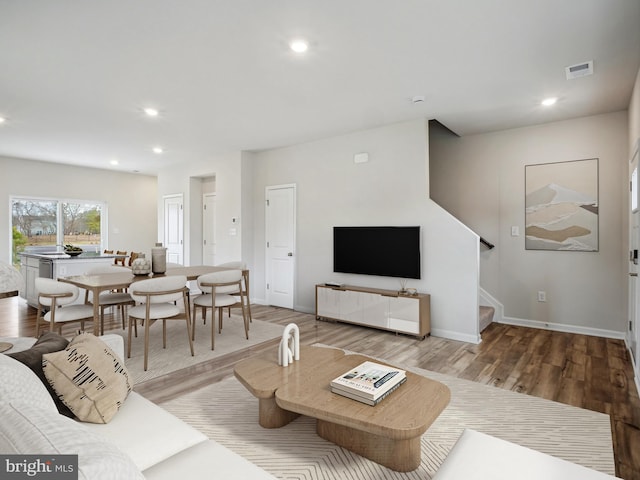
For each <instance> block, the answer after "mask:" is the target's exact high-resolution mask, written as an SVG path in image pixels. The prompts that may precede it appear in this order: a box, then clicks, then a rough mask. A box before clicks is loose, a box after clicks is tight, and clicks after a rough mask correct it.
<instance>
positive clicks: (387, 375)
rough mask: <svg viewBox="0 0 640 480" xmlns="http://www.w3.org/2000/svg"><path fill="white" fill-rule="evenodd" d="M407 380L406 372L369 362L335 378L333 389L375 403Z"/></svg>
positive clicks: (332, 383) (332, 382) (332, 384)
mask: <svg viewBox="0 0 640 480" xmlns="http://www.w3.org/2000/svg"><path fill="white" fill-rule="evenodd" d="M406 378H407V375H406V372H405V371H404V370H401V369H399V368H395V367H389V366H387V365H381V364H379V363H375V362H368V361H367V362H363V363H361V364H360V365H358V366H357V367H355V368H353V369H351V370H349V371H348V372H345V373H343V374H342V375H340V376H339V377H337V378H334V379H333V380H332V381H331V389H332V391H333V390H339V391H342V392H347V393H351V394H352V395H357V396H358V398H364V399H368V400H371V401H375V400H377V399H378V398H380V397H381V396H382V395H384V394H385V393H387V392H388V391H389V390H391V389H392V388H394V387H395V386H397V385H399V384H400V383H401V382H402V381H403V380H405V379H406ZM335 393H340V392H335Z"/></svg>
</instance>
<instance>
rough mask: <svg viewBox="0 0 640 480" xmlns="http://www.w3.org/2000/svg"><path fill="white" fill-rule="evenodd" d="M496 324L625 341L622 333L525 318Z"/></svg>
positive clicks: (511, 318)
mask: <svg viewBox="0 0 640 480" xmlns="http://www.w3.org/2000/svg"><path fill="white" fill-rule="evenodd" d="M497 323H505V324H507V325H516V326H519V327H531V328H539V329H541V330H552V331H554V332H565V333H578V334H581V335H591V336H593V337H603V338H615V339H617V340H625V337H626V335H625V333H624V332H616V331H615V330H604V329H601V328H592V327H582V326H579V325H567V324H564V323H547V322H541V321H539V320H529V319H526V318H516V317H502V320H501V321H499V322H497Z"/></svg>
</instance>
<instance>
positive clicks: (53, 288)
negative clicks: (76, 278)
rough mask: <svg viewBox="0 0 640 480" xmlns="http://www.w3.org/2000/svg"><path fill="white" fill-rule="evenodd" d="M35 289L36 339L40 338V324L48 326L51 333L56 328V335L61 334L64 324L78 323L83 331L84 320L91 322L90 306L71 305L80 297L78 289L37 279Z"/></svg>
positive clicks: (61, 283) (49, 280)
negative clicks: (36, 296) (36, 295)
mask: <svg viewBox="0 0 640 480" xmlns="http://www.w3.org/2000/svg"><path fill="white" fill-rule="evenodd" d="M35 287H36V292H37V293H38V313H37V315H36V337H39V336H40V324H41V323H46V324H48V325H49V331H51V332H52V331H53V329H54V327H55V326H57V327H58V333H60V334H62V324H64V323H68V322H78V321H79V322H80V329H81V330H84V322H85V320H93V307H92V306H91V305H87V304H75V305H74V304H73V303H74V302H75V301H76V299H77V298H78V296H79V295H80V289H79V288H78V287H76V286H75V285H71V284H68V283H63V282H59V281H57V280H54V279H52V278H44V277H38V278H36V279H35ZM46 310H48V311H46ZM45 311H46V313H45ZM43 314H44V315H43Z"/></svg>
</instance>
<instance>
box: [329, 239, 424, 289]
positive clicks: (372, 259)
mask: <svg viewBox="0 0 640 480" xmlns="http://www.w3.org/2000/svg"><path fill="white" fill-rule="evenodd" d="M333 271H334V272H338V273H358V274H362V275H380V276H384V277H400V278H420V227H333Z"/></svg>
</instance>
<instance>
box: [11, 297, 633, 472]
mask: <svg viewBox="0 0 640 480" xmlns="http://www.w3.org/2000/svg"><path fill="white" fill-rule="evenodd" d="M35 313H36V311H35V309H33V308H30V307H28V306H27V305H26V303H25V301H24V300H22V299H20V298H17V297H13V298H8V299H2V300H0V336H33V335H34V333H35ZM252 313H253V318H254V319H259V320H264V321H268V322H273V323H276V324H279V325H283V326H284V325H287V324H288V323H291V322H295V323H296V324H297V325H298V326H299V328H300V333H301V335H300V340H301V343H302V344H303V345H310V344H313V343H324V344H327V345H333V346H336V347H340V348H345V349H348V350H353V351H357V352H359V353H362V354H366V355H371V356H376V357H380V358H384V359H386V360H389V361H393V362H396V363H399V364H404V365H407V366H415V367H419V368H424V369H427V370H433V371H437V372H440V373H444V374H448V375H452V376H455V377H459V378H464V379H467V380H472V381H475V382H480V383H484V384H490V385H493V386H495V387H498V388H504V389H508V390H513V391H516V392H520V393H523V394H528V395H534V396H537V397H541V398H545V399H548V400H554V401H557V402H562V403H565V404H568V405H573V406H576V407H581V408H587V409H590V410H594V411H597V412H602V413H606V414H609V415H610V417H611V429H612V438H613V449H614V454H615V462H616V475H617V476H619V477H621V478H624V479H626V480H636V479H637V480H640V399H639V398H638V392H637V389H636V386H635V383H634V379H633V367H632V365H631V360H630V358H629V354H628V351H627V349H626V347H625V345H624V342H622V341H621V340H611V339H605V338H599V337H591V336H585V335H576V334H570V333H560V332H551V331H546V330H537V329H531V328H525V327H514V326H509V325H501V324H496V323H494V324H491V325H490V326H489V327H488V328H487V329H486V330H485V331H484V332H483V334H482V339H483V341H482V343H481V344H480V345H472V344H468V343H463V342H456V341H452V340H445V339H442V338H437V337H428V338H427V339H425V340H422V341H421V340H417V339H415V338H412V337H409V336H404V335H396V334H393V333H389V332H382V331H379V330H374V329H369V328H365V327H358V326H354V325H347V324H341V323H332V322H324V321H320V322H318V321H316V320H315V316H313V315H309V314H305V313H300V312H294V311H292V310H287V309H281V308H275V307H266V306H259V305H255V306H252ZM106 323H107V325H108V326H107V328H119V323H120V319H119V318H113V317H112V316H111V315H108V316H107V318H106ZM72 332H73V330H72V329H69V330H67V331H63V334H72ZM277 343H278V342H277V341H273V342H271V343H269V344H266V345H264V344H263V345H261V346H257V347H253V348H249V349H245V350H241V351H239V352H235V353H233V354H230V355H226V356H223V357H221V358H218V359H215V360H212V361H210V362H207V363H201V364H198V365H195V366H194V367H191V368H189V369H185V370H183V371H180V372H174V373H172V374H169V375H166V376H164V377H161V378H158V379H154V380H150V381H148V382H145V383H143V384H140V385H137V386H136V391H138V392H140V393H141V394H143V395H145V396H146V397H147V398H149V399H151V400H152V401H156V402H158V401H163V400H167V399H171V398H175V397H176V396H179V395H182V394H184V393H186V392H189V391H192V390H195V389H197V388H200V387H202V386H204V385H208V384H210V383H213V382H217V381H220V380H221V379H223V378H226V377H228V376H230V375H232V374H233V365H234V364H235V363H236V362H237V361H239V360H241V359H243V358H246V357H249V356H251V355H255V354H256V353H259V352H262V351H265V350H268V349H272V348H275V346H276V345H277Z"/></svg>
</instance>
